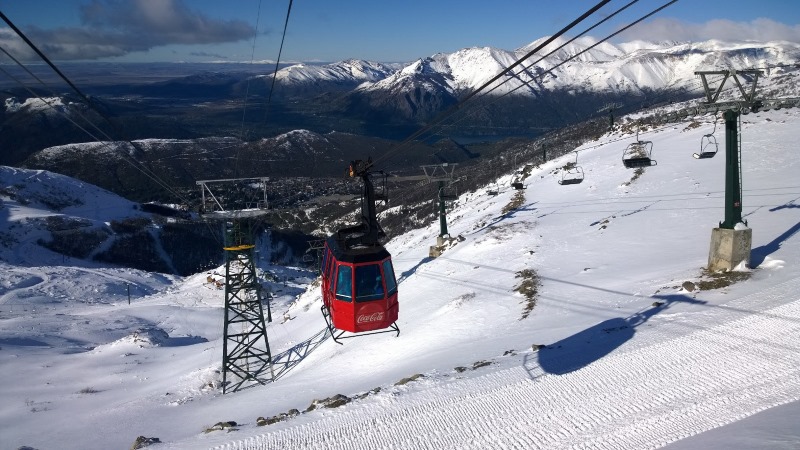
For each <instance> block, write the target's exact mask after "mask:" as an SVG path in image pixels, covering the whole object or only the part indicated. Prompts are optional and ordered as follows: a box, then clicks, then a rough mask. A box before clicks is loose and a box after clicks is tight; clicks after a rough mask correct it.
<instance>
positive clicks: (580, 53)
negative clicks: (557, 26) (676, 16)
mask: <svg viewBox="0 0 800 450" xmlns="http://www.w3.org/2000/svg"><path fill="white" fill-rule="evenodd" d="M677 1H678V0H672V1H670V2H668V3H666V4H664V5H662V6H661V7H659V8H656V9H655V10H653V11H651V12H650V13H648V14H647V15H645V16H642V17H641V18H639V19H637V20H636V21H634V22H631V23H630V24H628V25H626V26H625V27H623V28H621V29H619V30H617V31H615V32H614V33H612V34H610V35H608V36H606V37H605V38H603V39H601V40H599V41H597V42H596V43H595V44H593V45H591V46H589V47H587V48H585V49H583V50H581V51H580V52H578V53H576V54H574V55H572V56H570V57H569V58H567V59H565V60H563V61H561V62H560V63H558V64H556V65H555V66H553V67H551V68H550V69H548V70H546V71H544V72H542V73H541V74H538V75H537V76H536V77H535V78H534V77H531V79H530V80H528V81H522V79H520V81H521V82H522V84H520V85H519V86H517V87H515V88H514V89H511V90H510V91H508V92H506V93H504V94H502V95H500V96H498V97H496V98H495V99H493V100H492V102H490V103H489V104H487V105H485V106H489V105H491V104H493V103H495V102H497V101H499V100H500V99H502V98H504V97H506V96H508V95H511V94H512V93H514V92H516V91H518V90H519V89H522V88H523V87H530V83H532V82H533V81H534V80H541V79H542V78H543V77H544V76H545V75H547V74H550V73H552V72H553V71H554V70H555V69H557V68H559V67H561V66H563V65H564V64H566V63H568V62H570V61H572V60H573V59H575V58H577V57H578V56H580V55H582V54H584V53H586V52H588V51H589V50H592V49H593V48H595V47H597V46H598V45H600V44H602V43H603V42H606V41H607V40H609V39H611V38H613V37H614V36H616V35H618V34H620V33H622V32H623V31H626V30H627V29H629V28H631V27H633V26H635V25H637V24H639V23H640V22H642V21H643V20H645V19H647V18H649V17H651V16H652V15H654V14H656V13H658V12H660V11H661V10H663V9H664V8H666V7H668V6H670V5H672V4H673V3H675V2H677ZM632 3H633V2H631V3H629V4H628V5H626V6H624V7H623V9H624V8H627V7H628V6H630V5H631V4H632ZM620 11H622V10H619V11H617V12H620ZM614 14H616V13H614ZM609 18H610V17H609ZM600 23H602V21H601V22H599V23H597V24H596V25H595V26H597V25H600ZM589 30H591V28H589ZM589 30H587V32H588V31H589ZM576 39H577V38H576ZM573 40H575V39H573ZM569 42H572V41H569ZM569 42H568V43H569ZM564 45H566V44H564ZM560 49H561V47H559V48H557V49H555V50H553V51H551V52H550V53H548V54H547V55H545V56H544V57H542V58H540V59H539V60H537V61H536V62H535V63H533V64H536V63H538V62H539V61H541V60H543V59H544V58H546V57H547V56H549V55H551V54H553V53H555V52H556V51H558V50H560ZM533 64H531V65H530V66H528V67H526V68H525V70H527V69H528V68H530V67H531V66H532V65H533ZM510 80H511V79H510V78H509V79H507V80H505V81H503V82H502V83H500V84H499V85H497V86H495V87H494V88H492V90H494V89H497V88H498V87H500V86H502V85H503V84H505V83H507V82H509V81H510ZM489 92H491V91H489ZM487 93H488V92H487ZM468 117H469V115H467V116H464V117H462V118H461V119H459V121H460V120H464V119H466V118H468ZM455 123H458V121H456V122H454V123H453V124H451V125H454V124H455Z"/></svg>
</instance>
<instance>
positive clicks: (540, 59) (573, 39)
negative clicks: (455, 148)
mask: <svg viewBox="0 0 800 450" xmlns="http://www.w3.org/2000/svg"><path fill="white" fill-rule="evenodd" d="M638 1H639V0H632V1H631V2H629V3H628V4H627V5H625V6H623V7H622V8H620V9H618V10H616V11H614V12H613V13H611V14H610V15H608V16H606V17H605V18H603V19H602V20H600V21H599V22H597V23H595V24H594V25H592V26H591V27H589V28H587V29H585V30H584V31H582V32H581V33H579V34H578V35H576V36H575V37H573V38H572V39H570V40H568V41H567V42H565V43H563V44H561V45H560V46H558V47H556V48H554V49H553V50H551V51H550V52H549V53H547V54H546V55H544V56H542V57H540V58H539V59H537V60H536V61H534V62H532V63H530V64H528V65H527V66H523V68H522V69H521V70H520V71H519V72H517V73H512V74H511V77H512V78H513V77H519V76H520V75H522V74H524V73H527V71H528V69H530V68H531V67H533V66H535V65H536V64H538V63H540V62H541V61H543V60H544V59H545V58H547V57H549V56H551V55H553V54H554V53H556V52H558V51H559V50H561V49H562V48H564V47H566V46H567V45H569V44H571V43H572V42H574V41H575V40H577V39H579V38H580V37H581V36H584V35H586V34H587V33H589V32H590V31H592V30H593V29H595V28H597V27H598V26H600V25H602V24H603V23H605V22H607V21H608V20H610V19H612V18H613V17H614V16H616V15H617V14H619V13H621V12H622V11H624V10H626V9H628V8H629V7H630V6H632V5H633V4H635V3H636V2H638ZM551 71H552V69H551V70H550V71H547V72H544V73H543V74H541V76H538V78H539V79H541V78H542V77H543V76H544V75H546V74H548V73H550V72H551ZM534 79H535V76H534V75H530V80H529V81H528V82H524V81H522V78H521V77H520V78H519V80H520V81H522V82H523V83H524V84H523V85H520V86H518V87H517V88H515V89H512V90H511V91H509V92H506V93H505V94H502V95H500V96H498V97H495V98H494V99H492V100H491V101H489V102H488V103H485V104H483V105H482V106H483V107H488V106H491V105H493V104H495V103H497V102H499V101H500V100H501V99H503V98H505V97H506V96H508V95H510V94H512V93H513V92H515V91H517V90H518V89H520V88H522V87H523V86H530V82H532V81H533V80H534ZM510 81H511V78H507V79H506V80H504V81H501V82H500V83H498V84H497V85H495V86H494V87H493V88H491V89H489V90H488V91H486V92H484V93H482V94H481V95H480V97H478V99H482V98H484V97H486V96H487V95H489V94H490V93H492V92H494V91H495V90H496V89H498V88H499V87H501V86H503V85H504V84H506V83H508V82H510ZM462 111H464V110H462ZM472 115H474V113H471V114H470V113H466V115H464V116H462V117H461V118H460V119H458V120H455V121H454V122H452V123H450V124H447V125H441V126H440V127H439V128H440V129H442V130H443V129H445V128H447V127H453V126H455V125H456V124H458V123H460V122H462V121H463V120H466V119H467V118H469V117H471V116H472ZM546 129H547V130H553V129H554V128H546Z"/></svg>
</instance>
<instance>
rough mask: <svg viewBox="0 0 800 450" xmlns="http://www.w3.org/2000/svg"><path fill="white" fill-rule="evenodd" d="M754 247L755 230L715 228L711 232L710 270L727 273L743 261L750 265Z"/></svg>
mask: <svg viewBox="0 0 800 450" xmlns="http://www.w3.org/2000/svg"><path fill="white" fill-rule="evenodd" d="M752 245H753V230H752V229H750V228H744V229H741V230H730V229H727V228H714V229H713V230H711V249H710V250H709V252H708V270H709V271H710V272H727V271H730V270H733V269H734V268H735V267H736V266H738V265H739V263H741V262H742V261H745V262H746V264H748V265H749V264H750V249H751V248H752Z"/></svg>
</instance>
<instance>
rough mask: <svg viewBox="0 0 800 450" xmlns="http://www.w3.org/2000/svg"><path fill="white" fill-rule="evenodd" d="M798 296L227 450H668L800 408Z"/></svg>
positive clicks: (785, 293) (788, 287)
mask: <svg viewBox="0 0 800 450" xmlns="http://www.w3.org/2000/svg"><path fill="white" fill-rule="evenodd" d="M778 291H780V292H778ZM797 292H800V279H796V280H792V281H790V282H787V283H783V284H781V285H778V286H775V287H773V288H771V289H767V290H766V291H762V292H758V293H755V294H752V295H749V296H747V297H744V298H741V299H738V300H737V301H736V303H738V304H740V305H742V304H747V305H748V306H752V304H750V303H749V302H748V301H747V300H754V302H753V303H758V300H759V299H760V298H761V297H763V296H764V295H769V296H770V297H772V296H775V295H778V296H781V298H783V299H787V298H795V299H794V300H792V301H790V302H788V303H786V304H784V305H782V306H778V307H775V308H772V309H768V310H765V311H760V312H754V313H752V314H749V315H748V316H746V317H743V318H741V319H738V320H734V321H730V322H726V323H723V324H721V325H719V326H716V327H714V328H710V329H705V330H700V331H695V332H693V333H690V334H686V335H683V336H681V337H678V338H675V339H671V340H666V341H660V342H657V343H653V344H652V345H647V346H644V347H639V348H633V349H631V350H630V351H627V352H625V351H623V352H617V353H612V354H611V355H609V356H607V357H605V358H603V359H601V360H598V361H596V362H595V363H593V364H590V365H588V366H586V367H584V368H582V369H579V370H576V371H574V372H571V373H568V374H565V375H551V374H545V373H543V372H541V370H540V369H539V373H536V372H537V370H536V369H537V368H538V366H536V365H535V364H534V367H532V368H529V369H526V370H522V368H513V369H505V370H500V371H497V372H494V373H491V374H487V375H485V376H481V377H477V378H473V379H466V380H461V381H457V382H454V383H449V384H446V385H440V386H433V387H431V388H429V389H426V390H424V391H421V392H417V393H412V394H405V395H402V394H401V396H400V397H389V398H383V399H378V398H376V399H375V401H374V402H370V403H364V404H362V405H353V407H352V408H348V409H347V410H343V411H341V412H337V413H336V414H334V415H331V416H328V417H324V418H320V419H318V420H315V421H313V422H310V423H306V424H303V425H299V426H289V427H288V428H284V429H279V430H276V431H275V432H273V433H269V434H263V435H260V436H255V437H252V438H248V439H243V440H241V441H238V442H232V443H228V444H225V445H222V446H220V447H217V448H219V449H225V450H234V449H284V448H318V449H323V448H324V449H378V448H393V449H398V448H402V449H406V448H407V449H421V448H428V449H439V448H474V449H483V448H510V449H530V448H541V449H553V448H637V449H644V448H657V447H660V446H663V445H666V444H668V443H670V442H674V441H677V440H679V439H682V438H686V437H689V436H692V435H695V434H698V433H701V432H703V431H707V430H710V429H713V428H716V427H720V426H722V425H725V424H728V423H731V422H734V421H737V420H740V419H742V418H745V417H748V416H751V415H753V414H756V413H758V412H760V411H761V410H763V409H766V408H769V407H773V406H778V405H782V404H785V403H789V402H793V401H797V400H800V367H798V366H797V360H796V358H795V357H793V356H792V355H795V356H796V355H798V354H800V339H798V336H797V329H798V323H800V299H798V298H797V296H798V294H797ZM728 317H730V316H728ZM722 319H724V317H723V318H722ZM656 336H662V337H663V334H661V333H656ZM547 351H555V350H550V349H548V350H547ZM532 356H533V357H535V353H534V354H532ZM645 367H647V369H645Z"/></svg>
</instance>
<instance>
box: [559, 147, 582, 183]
mask: <svg viewBox="0 0 800 450" xmlns="http://www.w3.org/2000/svg"><path fill="white" fill-rule="evenodd" d="M583 177H584V174H583V168H581V166H579V165H578V152H575V162H574V163H569V164H567V165H566V166H565V168H564V171H563V172H561V179H560V180H558V184H560V185H568V184H580V183H581V182H582V181H583Z"/></svg>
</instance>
